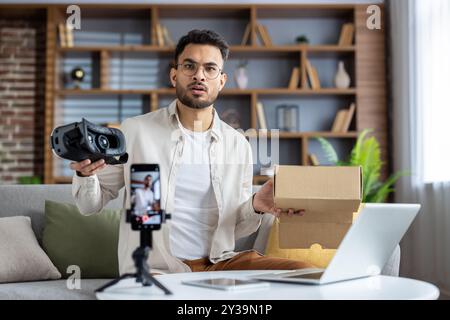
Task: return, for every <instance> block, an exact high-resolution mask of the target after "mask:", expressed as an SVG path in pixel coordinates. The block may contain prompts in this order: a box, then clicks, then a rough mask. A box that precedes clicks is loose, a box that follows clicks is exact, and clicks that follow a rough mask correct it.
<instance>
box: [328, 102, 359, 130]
mask: <svg viewBox="0 0 450 320" xmlns="http://www.w3.org/2000/svg"><path fill="white" fill-rule="evenodd" d="M355 110H356V105H355V104H354V103H352V104H351V105H350V108H348V109H344V110H339V111H338V113H337V114H336V117H335V118H334V122H333V126H332V128H331V131H332V132H341V133H345V132H348V129H349V128H350V124H351V123H352V119H353V116H354V114H355Z"/></svg>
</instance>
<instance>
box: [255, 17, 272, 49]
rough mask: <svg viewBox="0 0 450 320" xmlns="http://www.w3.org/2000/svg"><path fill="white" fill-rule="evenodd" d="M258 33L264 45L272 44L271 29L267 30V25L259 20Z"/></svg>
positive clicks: (257, 24)
mask: <svg viewBox="0 0 450 320" xmlns="http://www.w3.org/2000/svg"><path fill="white" fill-rule="evenodd" d="M256 34H257V35H258V36H259V39H260V40H261V43H262V45H263V46H267V47H270V46H272V39H271V38H270V35H269V31H268V30H267V28H266V26H264V25H262V24H260V23H258V22H257V23H256Z"/></svg>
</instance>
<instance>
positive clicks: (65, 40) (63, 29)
mask: <svg viewBox="0 0 450 320" xmlns="http://www.w3.org/2000/svg"><path fill="white" fill-rule="evenodd" d="M58 34H59V44H60V46H61V47H73V27H72V26H71V25H66V24H65V23H59V24H58Z"/></svg>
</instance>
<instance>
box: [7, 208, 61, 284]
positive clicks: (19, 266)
mask: <svg viewBox="0 0 450 320" xmlns="http://www.w3.org/2000/svg"><path fill="white" fill-rule="evenodd" d="M59 278H61V274H60V273H59V271H58V269H56V267H55V266H54V265H53V263H52V262H51V261H50V259H49V258H48V256H47V255H46V254H45V252H44V250H42V248H41V247H40V246H39V243H38V242H37V240H36V236H35V235H34V232H33V229H32V228H31V220H30V218H29V217H25V216H16V217H7V218H0V283H4V282H22V281H35V280H48V279H59Z"/></svg>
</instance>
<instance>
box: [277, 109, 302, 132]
mask: <svg viewBox="0 0 450 320" xmlns="http://www.w3.org/2000/svg"><path fill="white" fill-rule="evenodd" d="M276 110H277V128H278V129H280V130H281V131H286V132H298V131H300V130H299V126H298V106H297V105H295V104H290V105H286V104H282V105H279V106H278V107H277V109H276Z"/></svg>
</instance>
